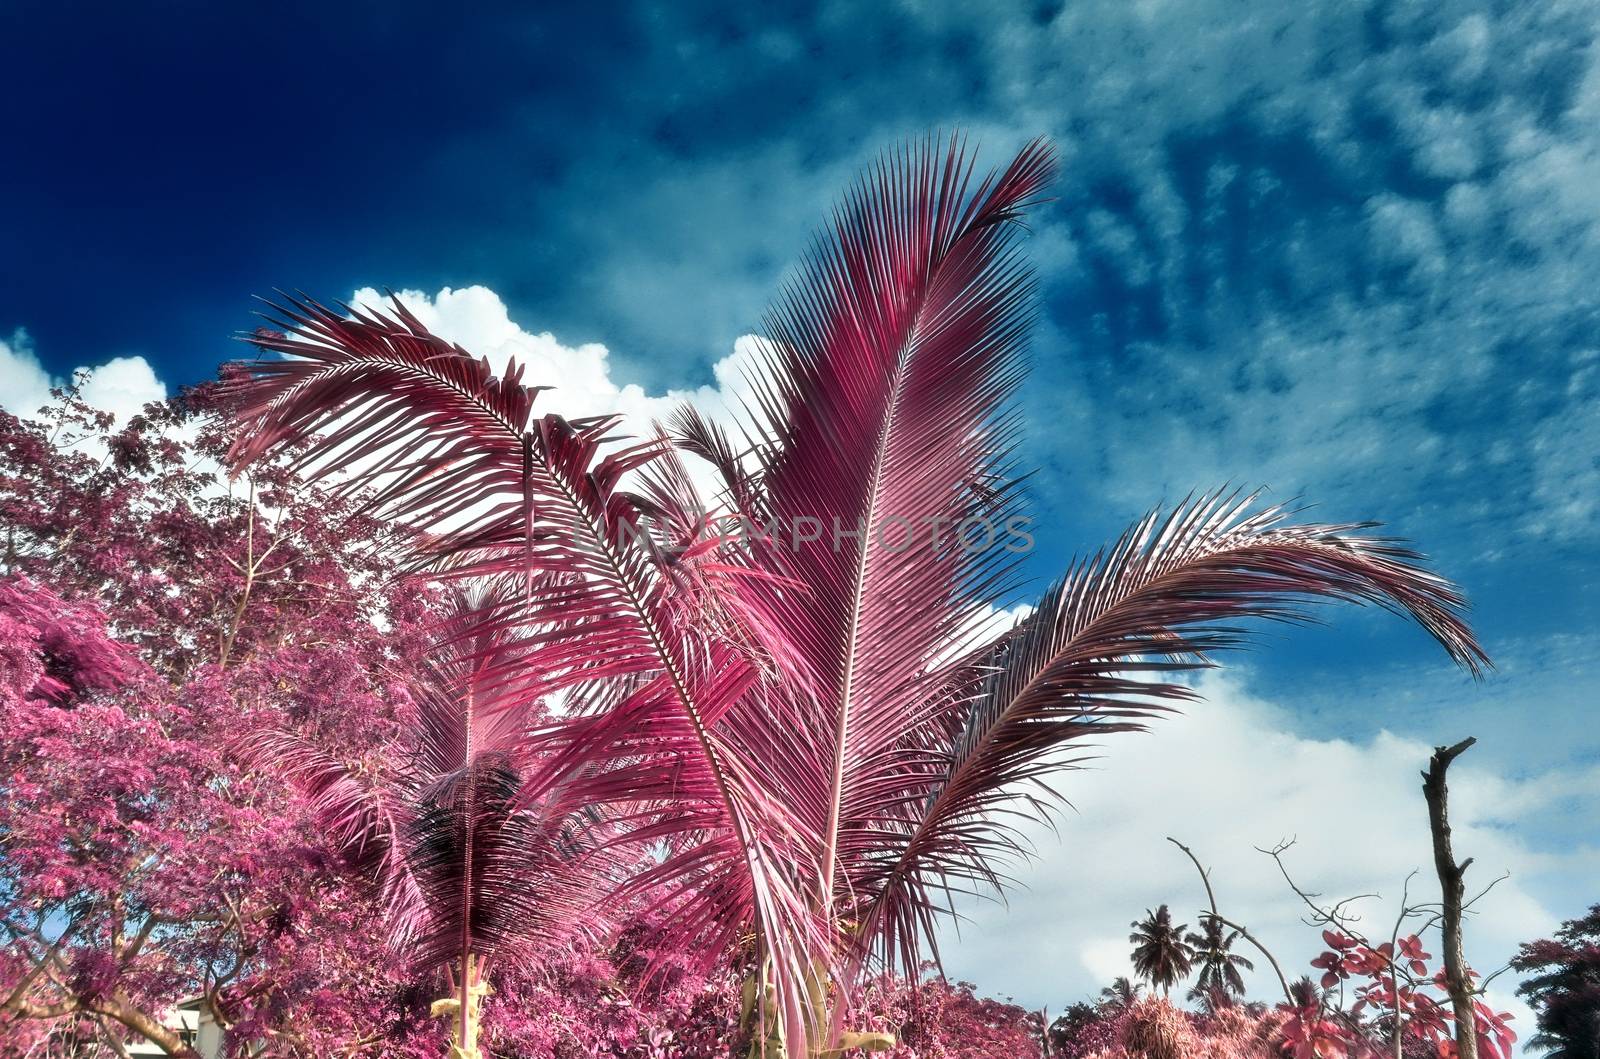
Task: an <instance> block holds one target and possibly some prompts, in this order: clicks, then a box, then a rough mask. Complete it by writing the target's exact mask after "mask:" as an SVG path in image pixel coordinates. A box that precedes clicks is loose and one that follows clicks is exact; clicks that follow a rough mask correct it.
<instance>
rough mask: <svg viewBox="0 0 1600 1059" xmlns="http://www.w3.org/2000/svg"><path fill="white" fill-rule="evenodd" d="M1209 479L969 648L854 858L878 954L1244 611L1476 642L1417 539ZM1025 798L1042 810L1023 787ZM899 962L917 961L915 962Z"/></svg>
mask: <svg viewBox="0 0 1600 1059" xmlns="http://www.w3.org/2000/svg"><path fill="white" fill-rule="evenodd" d="M1254 501H1255V497H1253V496H1247V497H1241V496H1239V495H1238V494H1237V493H1233V494H1225V493H1218V494H1213V495H1210V496H1204V497H1200V498H1197V499H1193V500H1190V501H1188V502H1186V503H1184V504H1182V505H1179V506H1178V507H1177V508H1174V509H1173V510H1171V511H1170V512H1167V513H1165V514H1163V513H1162V512H1160V511H1153V512H1151V513H1150V514H1149V515H1147V516H1146V517H1145V518H1143V519H1142V520H1140V521H1139V522H1138V523H1136V524H1135V525H1134V526H1133V527H1132V528H1131V529H1129V530H1128V531H1127V532H1126V533H1125V534H1124V535H1123V536H1122V537H1121V538H1120V539H1119V540H1118V541H1117V543H1116V544H1115V545H1114V546H1113V547H1111V548H1110V549H1109V550H1107V551H1103V552H1101V553H1099V554H1097V555H1095V556H1094V557H1093V558H1091V559H1088V560H1086V561H1082V562H1079V563H1077V564H1076V565H1075V566H1073V567H1072V569H1071V570H1069V572H1068V573H1067V575H1066V576H1065V577H1064V578H1063V579H1062V580H1061V581H1059V582H1058V583H1057V584H1056V585H1055V586H1053V587H1052V588H1051V590H1050V591H1049V592H1048V593H1047V594H1046V595H1045V597H1044V599H1043V600H1042V601H1041V603H1040V605H1039V607H1038V609H1037V610H1036V611H1035V612H1034V614H1033V615H1032V616H1031V617H1029V618H1028V619H1026V620H1025V621H1024V622H1023V623H1021V624H1020V625H1019V627H1018V628H1017V629H1016V630H1015V631H1014V632H1013V633H1009V634H1007V635H1005V636H1003V637H1001V638H1000V639H999V640H998V641H997V643H996V645H995V647H994V648H993V649H992V651H991V653H990V654H989V656H988V657H987V658H985V659H983V660H982V661H980V662H978V663H977V664H975V665H973V666H972V667H971V669H970V671H969V676H968V679H969V680H970V684H969V687H970V689H971V698H970V702H969V704H968V705H967V706H966V707H965V709H964V710H963V711H962V715H963V722H962V724H961V725H960V727H959V728H958V729H956V730H954V731H952V733H951V735H952V736H953V738H952V739H951V740H950V742H949V744H948V747H947V749H946V750H945V752H944V753H943V754H940V755H938V756H936V757H930V758H925V759H924V760H925V761H926V762H927V763H928V764H929V765H931V766H935V767H934V768H933V769H932V771H930V772H929V773H928V774H927V776H926V779H927V780H928V782H927V786H926V788H925V795H924V797H923V799H922V801H921V802H920V803H919V804H917V805H915V806H914V807H912V811H910V812H908V813H907V814H906V817H905V823H904V830H903V832H902V833H901V834H900V835H898V836H896V838H895V840H894V841H892V842H885V843H884V844H883V847H882V848H884V849H885V851H890V850H892V852H890V853H889V855H887V856H883V855H880V856H878V857H875V858H871V859H870V860H868V861H866V862H864V863H863V865H862V869H863V870H861V871H860V872H859V873H858V875H857V876H856V882H855V885H856V888H857V893H858V894H859V895H861V896H862V897H863V898H864V907H865V909H866V911H865V912H864V914H865V915H866V916H867V917H868V918H869V920H870V921H871V923H872V931H873V933H874V936H875V940H876V941H877V942H878V943H879V944H880V945H882V946H884V951H885V953H886V955H889V956H890V957H893V958H898V959H901V960H915V959H916V958H917V957H918V948H917V947H918V944H919V942H920V941H922V940H925V939H928V938H930V937H931V933H932V928H933V917H934V915H935V914H936V913H937V910H938V908H939V906H940V905H941V903H942V902H941V901H940V900H939V894H938V891H940V890H942V889H943V888H945V887H947V886H951V885H962V884H972V883H976V884H981V885H986V886H998V885H999V883H1000V879H999V876H998V875H997V874H996V868H995V865H996V864H997V863H1000V862H1001V861H1003V860H1004V859H1006V858H1007V857H1008V856H1014V855H1018V854H1020V853H1021V852H1022V850H1021V847H1020V846H1019V845H1018V844H1017V841H1016V835H1015V832H1014V831H1012V830H1011V829H1010V828H1009V827H1008V826H1007V825H1006V823H1005V820H1006V819H1007V817H1006V816H1005V814H1004V810H1006V809H1008V808H1017V806H1016V805H1015V804H1014V803H1015V802H1016V800H1017V799H1019V798H1022V799H1029V798H1030V797H1032V796H1031V795H1029V793H1028V787H1029V785H1030V784H1036V783H1038V782H1039V781H1042V780H1044V779H1045V778H1046V777H1048V776H1049V775H1050V774H1052V773H1055V772H1059V771H1062V770H1064V769H1068V768H1072V767H1074V766H1076V765H1077V764H1079V763H1081V761H1082V759H1083V756H1084V755H1083V754H1081V753H1080V754H1063V753H1062V748H1063V747H1065V746H1071V745H1073V744H1077V743H1079V742H1080V741H1083V740H1091V739H1095V740H1097V739H1100V738H1103V737H1105V736H1108V735H1111V734H1114V733H1117V732H1125V731H1135V730H1140V729H1142V728H1143V727H1144V724H1145V722H1147V721H1148V720H1150V719H1152V718H1154V717H1156V716H1159V715H1160V714H1161V713H1163V712H1166V711H1168V710H1170V709H1172V705H1171V704H1173V703H1181V702H1186V701H1192V700H1194V699H1195V698H1196V697H1197V696H1196V692H1195V690H1194V688H1193V687H1192V686H1190V685H1187V684H1179V683H1174V682H1172V681H1171V679H1170V677H1171V675H1173V674H1178V673H1183V672H1186V671H1189V672H1192V671H1194V670H1196V669H1199V668H1205V667H1209V666H1210V665H1211V664H1212V663H1211V662H1210V661H1209V658H1210V656H1212V655H1214V654H1215V653H1217V652H1219V651H1224V650H1228V649H1233V648H1238V647H1241V646H1244V645H1245V644H1246V643H1247V642H1248V630H1247V629H1246V628H1245V627H1243V626H1242V625H1241V624H1240V623H1241V622H1244V621H1247V620H1249V619H1268V620H1274V621H1284V622H1304V621H1308V620H1311V615H1310V613H1309V611H1308V608H1307V605H1308V604H1310V603H1312V602H1314V601H1317V600H1319V599H1328V600H1343V601H1346V602H1354V603H1373V604H1377V605H1379V606H1382V607H1385V608H1386V609H1389V610H1393V611H1396V612H1397V613H1400V614H1403V615H1406V616H1409V617H1411V618H1412V619H1414V620H1415V621H1416V622H1417V623H1418V624H1420V625H1421V626H1422V627H1423V628H1424V629H1425V630H1427V631H1428V632H1429V633H1430V634H1431V635H1432V636H1433V637H1434V638H1435V639H1436V640H1437V641H1438V642H1439V643H1440V644H1441V645H1442V646H1443V647H1444V648H1445V650H1446V652H1448V653H1449V655H1450V656H1451V657H1452V658H1453V659H1455V660H1456V661H1457V662H1458V663H1460V664H1461V665H1462V666H1464V667H1466V668H1467V669H1468V670H1470V671H1471V672H1473V673H1477V672H1479V671H1481V669H1482V668H1483V667H1485V666H1487V665H1488V658H1487V656H1486V655H1485V654H1484V653H1483V650H1482V649H1481V648H1480V647H1479V646H1478V643H1477V641H1476V640H1475V639H1474V638H1473V635H1472V632H1471V630H1470V629H1469V628H1468V627H1467V626H1466V624H1465V622H1464V620H1463V618H1462V611H1463V609H1464V607H1465V601H1464V599H1463V598H1462V597H1461V595H1460V594H1459V593H1458V592H1457V591H1456V589H1455V588H1454V587H1453V586H1452V585H1450V583H1449V582H1447V581H1445V580H1444V579H1443V578H1440V577H1438V576H1437V575H1435V574H1433V573H1430V572H1429V571H1427V570H1426V569H1424V568H1422V567H1421V566H1420V565H1418V562H1419V560H1420V558H1421V557H1420V556H1418V555H1417V554H1416V553H1415V552H1413V551H1412V550H1410V549H1409V548H1407V547H1405V546H1404V545H1403V544H1401V543H1400V542H1398V541H1395V540H1393V539H1392V538H1385V537H1374V536H1366V535H1363V534H1362V532H1361V531H1363V530H1366V529H1369V528H1371V526H1372V524H1371V523H1360V524H1349V525H1292V524H1288V523H1287V522H1286V519H1287V517H1288V514H1289V513H1288V512H1287V511H1286V510H1285V509H1283V508H1281V507H1268V508H1263V509H1257V508H1256V507H1255V504H1254ZM1024 808H1028V809H1030V815H1037V814H1038V813H1040V812H1043V811H1047V810H1046V809H1045V807H1044V806H1042V805H1040V804H1038V803H1034V804H1033V805H1031V806H1024ZM913 965H914V964H913Z"/></svg>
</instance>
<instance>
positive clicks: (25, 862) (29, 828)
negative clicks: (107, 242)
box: [0, 392, 419, 1054]
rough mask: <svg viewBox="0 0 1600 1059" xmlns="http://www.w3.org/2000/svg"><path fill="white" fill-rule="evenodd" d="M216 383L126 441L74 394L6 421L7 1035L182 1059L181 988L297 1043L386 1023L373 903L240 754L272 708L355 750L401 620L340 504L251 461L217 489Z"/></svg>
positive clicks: (147, 421)
mask: <svg viewBox="0 0 1600 1059" xmlns="http://www.w3.org/2000/svg"><path fill="white" fill-rule="evenodd" d="M208 399H209V398H208V395H207V394H206V393H204V392H201V393H196V394H193V395H190V397H188V398H187V399H186V400H185V401H184V402H177V403H174V404H172V405H163V406H156V407H152V408H151V409H149V410H147V413H146V415H144V416H142V417H139V418H137V419H135V420H134V421H133V422H132V423H131V424H130V425H128V426H127V427H125V428H124V429H122V430H120V431H117V432H115V433H108V432H107V428H108V427H109V426H110V420H109V417H106V416H103V415H100V414H99V413H96V412H94V411H93V410H92V409H88V408H86V407H85V406H83V405H82V404H81V403H80V402H78V401H77V400H76V398H75V397H74V396H73V395H71V394H70V393H69V394H65V395H62V397H61V398H60V400H58V401H57V402H56V403H54V404H53V405H52V406H51V410H50V412H49V414H48V417H47V418H46V419H45V420H43V421H42V422H34V421H24V420H19V419H17V418H16V417H14V416H11V415H7V414H4V413H0V512H3V519H4V524H5V541H4V548H5V554H4V572H3V575H0V644H3V645H4V646H3V647H0V732H3V736H0V777H3V779H0V787H3V790H0V794H3V797H0V910H3V917H0V945H3V949H0V953H3V956H0V1023H3V1025H4V1028H5V1030H4V1032H5V1034H6V1036H7V1038H8V1040H24V1041H26V1040H32V1039H39V1040H43V1039H45V1038H54V1039H56V1040H59V1041H67V1040H80V1041H81V1040H85V1039H94V1040H100V1041H102V1042H107V1043H110V1044H112V1045H114V1046H120V1045H121V1044H122V1042H124V1041H127V1040H137V1039H140V1038H143V1039H146V1040H149V1041H153V1042H155V1043H156V1044H157V1045H159V1046H160V1047H162V1048H164V1049H165V1050H167V1051H168V1052H169V1053H171V1054H190V1052H189V1046H188V1044H187V1043H186V1042H185V1041H184V1040H183V1039H181V1037H180V1036H179V1035H178V1034H177V1033H176V1032H175V1031H174V1028H173V1027H174V1025H175V1024H174V1023H173V1021H172V1019H171V1017H170V1016H171V1009H172V1008H173V1007H174V1005H176V1004H179V1003H182V1002H194V1003H198V1004H200V1005H202V1006H203V1008H204V1009H205V1011H206V1012H207V1013H208V1015H209V1016H210V1017H211V1018H213V1019H215V1021H216V1022H217V1023H218V1024H219V1025H220V1026H222V1027H224V1028H226V1029H228V1030H229V1031H230V1032H234V1033H236V1035H237V1036H238V1037H239V1038H240V1039H247V1040H248V1039H255V1040H260V1041H266V1042H278V1043H279V1044H280V1045H281V1047H282V1048H283V1049H285V1050H299V1051H304V1052H306V1053H309V1052H313V1051H320V1050H322V1049H328V1050H336V1049H337V1048H339V1047H348V1046H350V1045H352V1044H353V1043H354V1042H357V1041H360V1040H362V1039H364V1038H368V1037H370V1036H371V1035H372V1034H373V1033H374V1032H376V1033H378V1034H379V1035H380V1036H382V1035H384V1034H387V1033H388V1032H389V1030H390V1028H391V1027H393V1026H395V1025H397V1024H398V1023H399V1021H401V1018H402V1015H403V1009H404V1008H405V1003H406V1001H405V996H404V990H403V989H402V988H399V987H397V985H396V984H395V979H394V977H393V967H394V964H393V962H392V960H391V958H390V956H389V953H388V950H387V949H386V948H385V946H384V945H383V944H382V935H381V933H379V931H378V929H377V926H378V917H377V914H376V912H377V910H376V909H375V908H374V907H373V905H372V903H371V902H370V901H369V900H367V898H366V897H365V895H364V894H363V893H362V892H361V891H360V890H359V889H358V888H356V887H353V886H352V885H351V883H350V880H349V879H347V878H346V877H345V876H344V875H343V874H341V873H339V872H336V871H332V870H330V865H331V861H330V859H329V856H328V853H327V851H326V849H325V848H324V847H323V846H322V844H321V842H320V841H319V839H318V837H317V835H316V833H315V830H314V819H313V817H312V815H311V813H310V812H309V811H308V806H307V805H306V804H305V803H304V801H303V800H302V799H300V798H299V797H298V796H296V795H295V794H293V793H292V792H289V791H285V790H284V789H283V787H282V784H281V783H277V782H273V781H271V780H270V779H269V780H265V781H264V780H263V779H261V778H258V777H256V776H252V775H251V774H249V773H248V771H247V770H244V769H242V768H241V767H240V763H239V761H238V760H237V758H236V756H235V755H234V754H232V753H231V751H230V748H231V747H232V746H234V745H236V744H237V742H238V741H239V740H240V739H241V738H242V737H244V736H246V735H247V734H248V733H249V732H251V731H255V730H258V729H261V728H263V727H265V726H266V725H269V724H270V725H273V726H279V725H283V724H293V725H295V726H297V727H298V728H299V729H301V730H302V731H304V732H305V733H306V734H307V735H308V736H310V735H312V734H313V733H315V738H317V739H319V740H321V741H324V742H326V743H328V744H330V745H340V746H345V747H349V748H350V749H351V750H352V752H359V750H360V748H362V747H365V746H368V745H370V742H371V740H372V738H373V733H375V732H376V733H381V732H383V731H385V730H388V729H391V728H392V727H393V725H394V723H395V721H394V706H393V703H392V701H391V698H390V696H389V694H388V693H387V690H386V688H385V681H386V680H387V679H388V678H387V673H388V672H390V671H391V670H392V668H393V667H394V665H395V664H396V663H397V661H398V660H401V659H403V658H404V657H405V650H404V645H405V642H406V639H407V637H408V636H409V635H410V634H409V632H408V631H407V630H409V629H411V628H412V627H413V626H414V625H415V622H416V620H417V618H418V616H419V615H418V608H417V605H416V603H415V600H414V597H410V596H405V595H399V594H392V589H391V580H390V578H389V577H388V576H387V573H386V571H385V567H384V564H383V563H382V562H381V561H379V560H378V559H376V558H374V555H375V553H374V552H373V549H374V548H375V547H376V546H377V544H378V543H379V541H380V537H381V535H380V534H377V533H366V532H364V531H363V530H362V525H363V524H362V523H361V522H360V520H359V519H354V520H353V519H352V518H350V517H349V516H348V515H347V514H340V513H339V510H338V507H337V503H336V501H334V500H332V499H331V498H321V497H318V496H316V495H315V494H314V493H297V492H296V491H295V490H294V489H292V488H290V485H291V481H292V480H291V479H290V478H289V477H288V476H287V475H286V474H285V473H283V472H282V471H281V469H277V468H272V467H269V466H267V465H263V466H262V467H261V468H260V469H259V470H258V471H257V472H256V474H255V475H254V476H253V477H252V484H253V488H254V493H255V496H254V503H251V502H249V500H248V499H247V497H248V487H247V489H246V498H241V497H240V496H238V495H232V496H230V495H229V493H228V492H227V490H226V489H224V488H222V486H221V484H220V480H219V478H218V476H217V475H215V474H214V473H211V472H208V471H206V470H205V466H206V464H207V461H210V466H212V467H215V466H216V462H215V460H216V457H217V456H218V455H220V451H221V450H220V444H219V443H220V439H219V438H218V437H217V436H216V435H215V434H212V433H208V432H207V431H205V430H204V429H203V428H200V427H198V424H199V423H200V422H201V420H200V419H198V418H197V412H198V411H199V410H201V409H203V408H205V407H206V402H207V401H208ZM330 516H331V517H330ZM335 526H337V530H336V529H335ZM374 530H376V527H375V526H374ZM363 546H364V547H363ZM379 615H383V616H384V620H385V622H386V623H388V625H389V630H388V631H380V629H379V628H378V626H377V625H375V624H374V619H375V618H376V617H378V616H379ZM374 1027H376V1028H377V1029H376V1030H375V1029H374Z"/></svg>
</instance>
